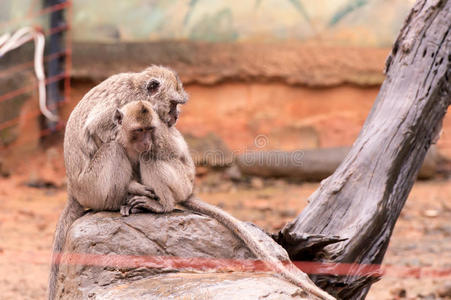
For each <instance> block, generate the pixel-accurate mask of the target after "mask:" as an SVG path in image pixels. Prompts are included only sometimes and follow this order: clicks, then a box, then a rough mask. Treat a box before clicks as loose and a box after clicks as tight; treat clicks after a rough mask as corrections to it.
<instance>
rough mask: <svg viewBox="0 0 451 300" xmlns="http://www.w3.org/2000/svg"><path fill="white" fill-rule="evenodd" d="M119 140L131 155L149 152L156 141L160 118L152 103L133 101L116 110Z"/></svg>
mask: <svg viewBox="0 0 451 300" xmlns="http://www.w3.org/2000/svg"><path fill="white" fill-rule="evenodd" d="M114 121H115V123H116V124H117V126H118V129H119V135H118V140H119V142H120V143H121V144H122V145H123V146H124V148H125V149H126V151H127V152H128V153H129V154H132V153H134V154H141V153H145V152H149V151H150V150H151V148H152V144H153V141H154V134H155V128H156V127H157V125H158V124H157V121H158V117H157V115H156V113H155V112H154V110H153V109H152V106H151V104H150V103H148V102H145V101H133V102H130V103H128V104H126V105H125V106H124V107H122V108H121V109H118V110H116V113H115V115H114Z"/></svg>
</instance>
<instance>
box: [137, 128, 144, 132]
mask: <svg viewBox="0 0 451 300" xmlns="http://www.w3.org/2000/svg"><path fill="white" fill-rule="evenodd" d="M135 131H137V132H143V131H144V129H142V128H136V129H135Z"/></svg>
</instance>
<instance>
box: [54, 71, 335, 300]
mask: <svg viewBox="0 0 451 300" xmlns="http://www.w3.org/2000/svg"><path fill="white" fill-rule="evenodd" d="M149 70H154V71H156V72H154V74H153V76H150V77H151V78H146V79H147V80H150V81H149V82H147V83H145V84H144V86H145V90H147V91H149V90H150V92H149V94H150V95H152V94H153V95H156V96H154V97H152V96H151V97H150V98H149V97H147V99H146V98H145V97H140V96H142V93H139V92H137V88H136V87H137V86H138V87H139V86H140V84H130V85H129V86H128V89H129V90H128V91H127V86H126V85H124V84H122V83H121V82H120V81H121V80H120V79H121V78H118V77H117V76H122V79H123V80H125V81H128V82H129V83H132V82H133V83H134V82H139V79H140V77H143V73H146V72H149ZM155 73H158V74H159V76H160V77H158V78H155V77H157V76H155ZM171 75H172V76H173V77H172V76H171ZM115 77H116V79H118V80H116V81H113V82H114V83H115V84H114V85H115V86H116V87H119V89H116V90H114V87H111V86H110V85H108V84H106V85H105V83H106V82H108V81H109V80H111V81H112V79H113V78H115ZM168 79H169V80H168ZM171 79H172V80H171ZM102 85H103V88H102V89H100V91H101V94H100V95H102V94H103V96H104V97H107V98H106V101H104V102H102V103H99V105H98V106H94V108H92V107H91V108H92V109H89V108H88V109H83V105H81V106H82V108H81V109H80V108H79V106H80V104H79V106H77V107H76V108H75V110H74V112H73V113H72V115H71V117H70V118H69V122H68V129H66V137H65V162H66V169H67V172H68V174H67V176H68V192H69V202H68V204H67V206H66V208H65V210H64V211H63V214H62V216H61V217H60V221H59V223H58V227H57V232H56V235H55V245H54V251H55V253H56V254H58V253H59V252H61V249H62V245H63V243H64V240H65V236H66V233H67V230H68V228H69V226H70V225H71V224H72V223H73V221H74V220H75V219H77V218H78V217H80V216H81V215H82V214H83V211H84V209H83V207H88V208H92V209H95V210H118V209H119V208H121V213H122V214H124V215H127V214H129V213H130V212H132V213H133V212H134V211H136V210H138V211H139V210H141V209H148V210H150V211H154V212H169V211H171V210H173V208H174V207H175V205H176V204H180V205H182V206H185V207H187V208H190V209H192V210H194V211H198V212H201V213H204V214H206V215H209V216H211V217H213V218H215V219H217V220H218V221H219V222H221V223H223V224H224V225H225V226H226V227H227V228H229V229H230V230H231V231H232V232H234V233H235V234H236V235H237V236H238V237H240V238H241V239H242V240H243V241H244V242H245V243H246V244H247V246H248V247H249V249H250V250H251V251H252V252H253V253H254V254H255V255H256V257H258V258H259V259H261V260H262V261H263V262H265V263H266V264H267V265H268V266H269V267H270V268H271V269H273V270H275V271H277V272H279V273H280V274H281V275H282V276H283V277H284V278H286V279H287V280H289V281H290V282H292V283H294V284H296V285H298V286H300V287H301V288H303V289H304V290H306V291H308V292H310V293H311V294H313V295H316V296H318V297H319V298H321V299H334V298H333V297H331V296H330V295H328V294H327V293H326V292H324V291H322V290H321V289H319V288H318V287H316V286H315V285H314V284H313V282H311V280H310V279H309V278H308V277H307V276H306V275H305V274H304V273H302V272H300V271H299V270H298V269H297V268H296V267H295V266H294V265H293V264H289V265H283V264H282V263H281V262H280V261H279V260H278V259H277V258H275V257H274V256H273V255H272V254H271V253H269V252H268V251H267V250H266V249H265V248H264V247H263V246H262V245H261V244H260V242H259V241H258V240H256V239H255V238H254V237H253V235H252V233H250V232H249V231H248V230H247V229H246V227H245V226H243V224H242V223H241V222H240V221H239V220H237V219H235V218H234V217H232V216H231V215H229V214H228V213H226V212H224V211H223V210H221V209H219V208H217V207H214V206H212V205H209V204H206V203H204V202H202V201H200V200H198V199H197V198H196V197H195V196H194V195H193V194H192V192H193V183H194V164H193V162H192V159H191V156H190V154H189V151H188V147H187V145H186V142H185V140H184V139H183V137H182V136H181V134H180V133H179V132H178V130H177V129H176V128H175V127H174V126H173V125H174V124H175V121H176V120H177V117H178V111H177V104H179V103H184V101H186V94H185V93H184V92H183V88H182V87H181V83H180V81H179V80H178V79H177V77H176V76H175V75H174V73H172V72H171V71H169V70H167V69H164V68H161V67H151V68H149V69H147V70H145V71H144V72H142V73H137V74H119V75H116V76H113V77H111V78H110V79H108V80H106V81H105V82H103V83H101V84H100V85H99V86H97V87H96V88H94V89H93V90H95V89H97V88H99V87H101V86H102ZM149 85H152V86H155V85H156V86H157V87H158V88H160V89H162V91H161V92H159V93H158V92H156V91H154V88H149ZM163 87H165V88H164V89H163ZM158 88H157V89H158ZM110 89H113V90H110ZM93 90H91V91H90V92H89V93H88V94H87V95H86V96H85V97H84V98H83V99H82V101H81V102H80V103H82V102H83V100H84V99H89V95H92V94H95V93H93V92H92V91H93ZM116 91H117V92H118V93H119V95H116ZM164 93H166V94H164ZM168 95H171V96H168ZM174 95H175V96H177V95H178V96H182V97H180V98H182V99H184V101H177V102H176V101H174V100H173V99H174V98H175V96H174ZM87 97H88V98H87ZM100 97H101V96H100ZM120 97H122V99H121V98H120ZM111 98H116V101H111V100H109V99H111ZM143 98H144V99H143ZM180 98H179V99H180ZM123 99H127V100H123ZM134 100H142V102H141V101H138V102H133V103H129V102H131V101H134ZM152 100H153V101H152ZM86 101H88V100H86ZM89 101H91V100H89ZM146 101H148V102H149V104H150V103H154V104H155V109H156V112H157V113H158V115H159V119H161V121H162V122H160V123H156V122H153V123H152V124H154V125H152V126H149V127H148V128H147V129H148V131H149V132H150V136H151V138H150V139H149V141H150V143H149V145H148V146H146V145H145V143H144V144H143V145H142V146H138V145H137V144H136V143H134V139H133V135H134V133H135V131H134V127H135V125H136V124H138V123H139V124H140V126H139V127H140V128H138V130H139V131H137V132H141V133H142V132H143V131H144V130H146V126H147V125H143V124H144V123H146V121H145V120H144V119H145V118H146V117H149V118H151V116H152V113H149V114H145V113H143V114H140V118H141V119H140V121H139V122H136V121H137V116H138V114H137V113H136V112H137V111H141V112H144V111H149V112H151V111H152V107H151V106H150V105H148V104H147V103H146ZM127 103H129V104H127ZM174 103H176V104H175V105H173V104H174ZM107 105H111V106H112V108H111V107H106V106H107ZM137 105H138V106H137ZM137 107H139V108H138V109H137ZM118 108H119V109H118ZM130 108H133V109H130ZM77 109H78V110H77ZM86 110H89V111H90V112H89V111H86ZM108 114H109V116H108ZM77 115H78V116H77ZM112 116H114V117H112ZM74 118H82V121H80V120H77V119H75V120H74ZM83 119H84V120H85V121H84V122H83ZM138 119H139V118H138ZM130 120H132V121H133V122H130ZM148 123H151V122H148ZM74 124H75V125H74ZM133 124H135V125H133ZM69 125H71V126H75V128H73V127H70V126H69ZM153 127H155V128H153ZM141 129H143V131H141ZM71 137H72V138H73V137H75V138H78V141H82V142H83V143H84V145H86V146H88V147H89V148H88V149H87V151H86V150H85V152H83V154H84V156H83V157H84V159H85V160H83V159H79V161H78V166H75V165H77V161H76V160H74V158H75V157H74V156H71V155H73V154H74V152H70V149H69V148H74V146H73V143H74V141H73V140H68V138H71ZM142 140H146V139H142ZM105 145H108V146H107V147H106V146H105ZM111 145H113V146H111ZM117 147H122V149H121V150H119V149H117ZM77 148H78V149H76V150H80V148H79V147H78V146H77ZM111 149H113V150H111ZM103 151H105V152H106V153H104V154H102V153H103ZM109 151H111V152H109ZM76 152H77V151H75V153H76ZM99 153H100V154H101V155H100V154H99ZM78 154H79V153H78ZM68 156H69V157H68ZM78 157H80V156H78ZM124 158H127V159H124ZM74 164H75V165H74ZM91 165H106V166H108V170H103V171H97V172H98V173H97V176H95V175H92V174H91V175H90V172H91V171H92V170H94V168H91V167H90V166H91ZM110 166H113V167H110ZM121 168H123V169H124V170H126V171H125V172H124V171H121ZM71 170H72V171H77V172H76V173H72V174H69V173H70V172H71ZM99 172H103V173H102V176H99V175H100V173H99ZM121 172H122V174H118V173H121ZM94 173H96V172H94ZM107 175H108V176H107ZM112 175H115V176H116V177H112ZM70 176H72V177H70ZM102 177H104V178H102ZM93 181H95V182H94V183H93ZM117 187H118V188H117ZM114 189H119V190H120V193H119V194H120V195H122V197H124V191H125V194H127V193H128V194H129V196H128V197H124V199H123V201H120V200H119V198H117V199H116V201H109V200H110V198H109V197H114V196H116V195H117V193H116V194H114ZM110 195H111V196H110ZM116 197H117V196H116ZM118 200H119V201H118ZM112 203H113V204H112ZM57 271H58V267H57V263H56V262H55V261H54V263H53V265H52V271H51V272H52V273H51V278H50V291H49V297H50V299H53V298H54V293H55V283H56V275H57Z"/></svg>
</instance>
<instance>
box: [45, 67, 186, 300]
mask: <svg viewBox="0 0 451 300" xmlns="http://www.w3.org/2000/svg"><path fill="white" fill-rule="evenodd" d="M187 99H188V96H187V94H186V93H185V91H184V90H183V86H182V82H181V81H180V79H179V78H178V76H177V74H176V73H175V72H173V71H172V70H170V69H168V68H165V67H160V66H151V67H149V68H147V69H145V70H144V71H142V72H140V73H122V74H117V75H114V76H111V77H110V78H108V79H106V80H105V81H103V82H102V83H100V84H99V85H97V86H96V87H94V88H93V89H91V90H90V91H89V92H88V93H87V94H86V95H85V96H84V97H83V99H81V100H80V102H79V103H78V104H77V106H76V107H75V108H74V110H73V111H72V113H71V115H70V117H69V120H68V122H67V125H66V131H65V136H64V162H65V167H66V176H67V192H68V201H67V203H66V206H65V208H64V210H63V212H62V213H61V216H60V218H59V220H58V224H57V227H56V231H55V237H54V241H53V257H52V266H51V271H50V278H49V299H51V300H53V299H54V297H55V287H56V279H57V277H56V276H57V273H58V269H59V264H58V257H59V255H60V253H61V250H62V247H63V245H64V242H65V239H66V234H67V231H68V229H69V227H70V225H71V224H72V223H73V222H74V221H75V220H76V219H78V218H79V217H81V216H82V215H83V214H84V211H85V209H86V208H88V209H93V210H119V209H120V206H118V204H117V198H116V199H115V197H118V196H121V195H122V194H123V193H124V191H127V192H131V193H132V195H133V194H134V195H136V196H146V197H147V198H155V196H154V193H153V192H152V190H146V191H143V190H142V189H141V188H140V189H139V190H136V185H134V184H132V185H131V186H130V185H129V183H128V182H127V180H126V179H128V178H129V172H131V171H130V170H129V169H130V167H129V165H130V163H129V162H128V161H127V162H126V161H125V160H124V159H122V158H123V155H122V154H119V153H120V151H118V150H117V147H118V144H117V143H110V142H111V141H114V140H115V139H116V135H117V129H118V128H117V126H116V124H115V123H114V118H113V117H112V116H113V115H114V114H115V112H116V110H117V109H118V108H121V107H123V106H124V105H125V104H127V103H129V102H132V101H136V100H141V101H144V102H149V103H152V104H153V105H154V107H155V111H156V113H157V114H158V117H159V119H160V120H161V121H162V123H163V124H165V126H167V128H172V127H173V125H174V124H175V123H176V121H177V118H178V114H179V110H178V105H179V104H184V103H185V102H186V101H187ZM174 129H175V128H174ZM102 145H107V146H105V147H103V148H101V146H102ZM99 150H100V151H99ZM102 165H104V166H105V167H104V169H103V170H102V167H97V169H96V166H102ZM99 172H101V173H102V172H103V173H102V174H103V176H100V175H101V174H100V173H99ZM124 178H125V179H124ZM115 182H117V183H121V184H122V185H120V184H119V185H117V186H115V185H114V183H115ZM129 188H131V190H130V189H129ZM133 188H135V190H133ZM186 197H188V195H187V196H186ZM123 201H125V199H123ZM170 209H172V208H168V209H167V210H165V209H163V210H164V211H170Z"/></svg>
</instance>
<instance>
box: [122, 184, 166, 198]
mask: <svg viewBox="0 0 451 300" xmlns="http://www.w3.org/2000/svg"><path fill="white" fill-rule="evenodd" d="M128 193H129V194H130V195H132V196H144V197H148V198H150V199H153V200H156V201H158V200H159V198H158V196H157V195H156V194H155V191H154V190H153V188H151V187H148V186H146V185H143V184H141V183H139V182H137V181H135V180H133V181H132V182H130V184H129V185H128Z"/></svg>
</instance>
